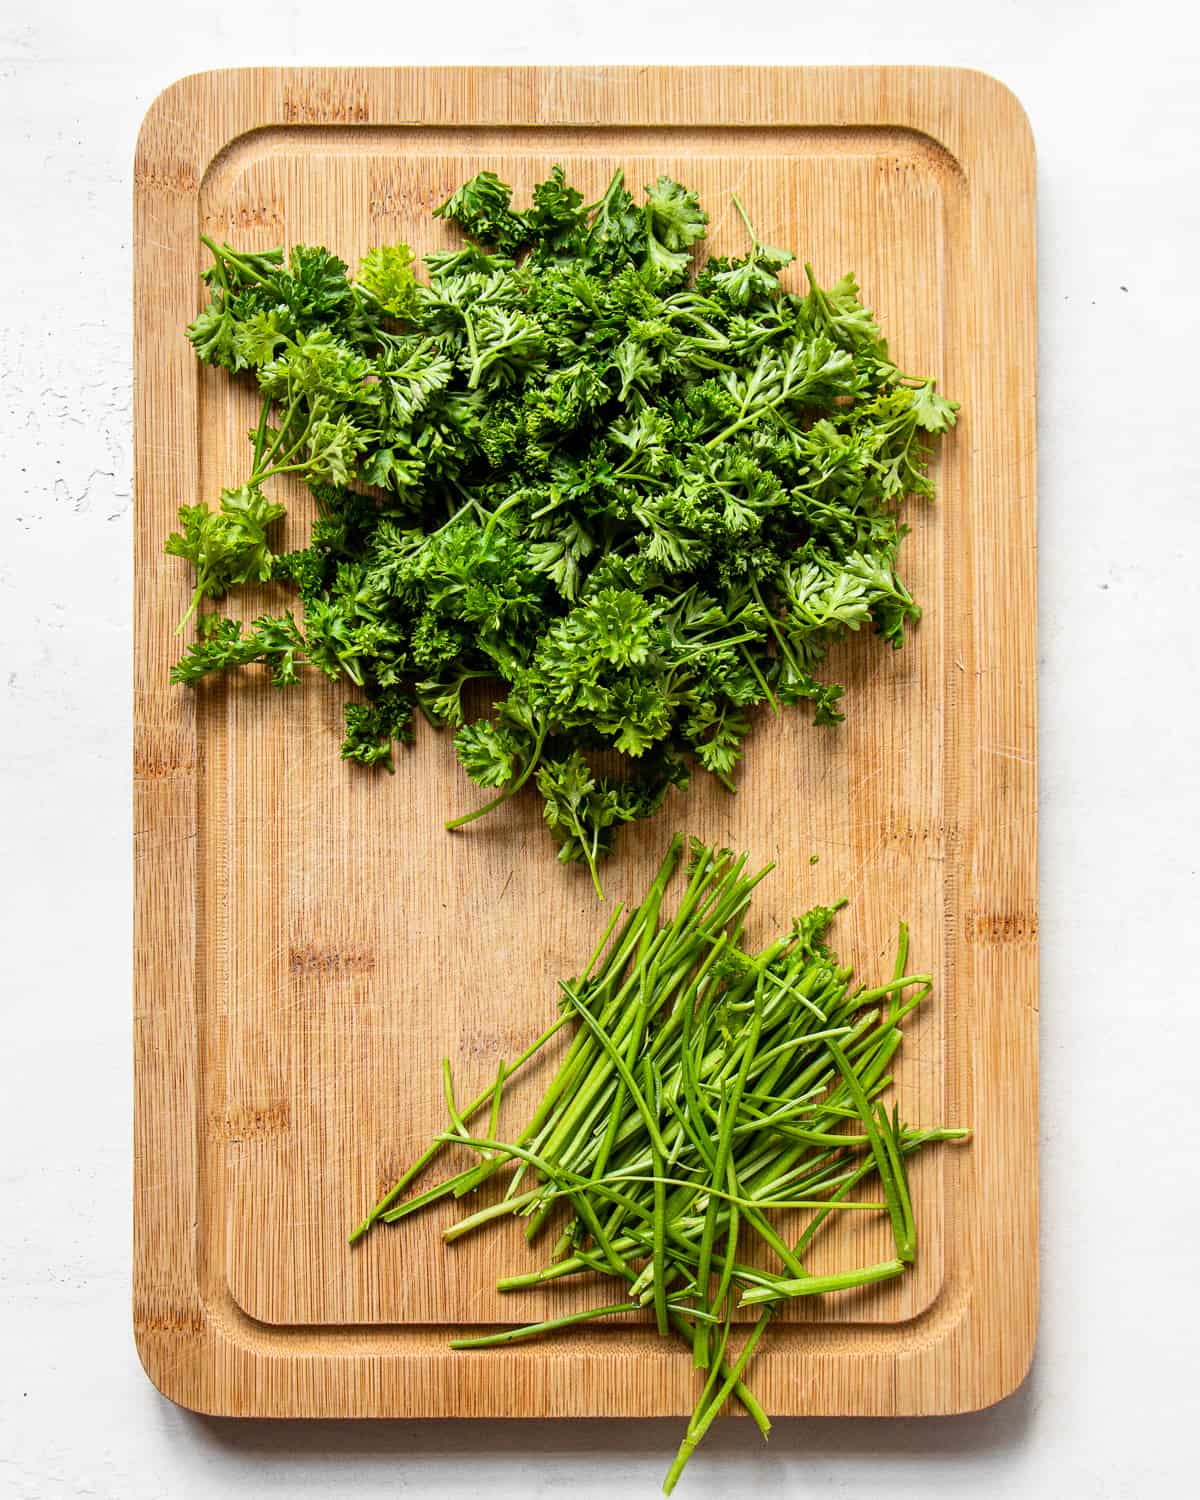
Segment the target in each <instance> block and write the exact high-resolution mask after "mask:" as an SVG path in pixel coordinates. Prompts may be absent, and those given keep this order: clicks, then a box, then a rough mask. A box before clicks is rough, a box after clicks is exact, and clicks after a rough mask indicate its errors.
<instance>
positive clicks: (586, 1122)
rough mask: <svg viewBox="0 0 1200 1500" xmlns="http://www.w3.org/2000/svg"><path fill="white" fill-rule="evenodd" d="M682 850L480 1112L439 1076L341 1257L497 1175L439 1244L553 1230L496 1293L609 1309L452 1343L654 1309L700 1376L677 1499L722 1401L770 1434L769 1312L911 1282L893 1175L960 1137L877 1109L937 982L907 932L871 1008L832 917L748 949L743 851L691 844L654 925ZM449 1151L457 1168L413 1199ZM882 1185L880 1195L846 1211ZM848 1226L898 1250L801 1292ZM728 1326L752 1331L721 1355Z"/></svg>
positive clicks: (617, 926) (676, 1467)
mask: <svg viewBox="0 0 1200 1500" xmlns="http://www.w3.org/2000/svg"><path fill="white" fill-rule="evenodd" d="M683 853H684V841H683V839H682V838H681V837H680V836H679V835H676V837H675V838H674V840H673V841H672V843H671V846H670V848H669V849H668V851H667V856H666V859H665V860H664V861H663V863H662V865H661V866H660V868H659V872H658V875H657V877H656V878H655V880H654V881H653V883H652V884H651V886H650V889H649V892H648V893H647V895H646V898H645V900H644V901H643V902H642V903H641V905H640V906H638V907H636V908H634V909H633V910H631V911H629V912H627V913H626V912H623V911H622V909H621V908H618V909H617V911H616V912H614V914H613V917H612V920H611V922H610V923H609V925H608V929H607V931H606V932H605V933H604V934H603V936H602V937H601V939H600V942H599V944H598V945H597V948H596V950H595V952H594V953H593V955H592V959H591V961H590V962H589V964H588V965H587V967H586V968H585V969H584V972H583V974H582V976H581V977H579V978H577V979H572V980H570V981H565V980H560V981H559V990H560V991H561V998H560V1007H561V1011H562V1014H561V1015H560V1017H559V1019H558V1020H557V1021H555V1022H553V1023H551V1024H550V1025H549V1026H548V1027H547V1029H546V1030H545V1031H543V1033H542V1034H541V1036H540V1037H537V1038H536V1039H535V1040H533V1041H532V1042H531V1043H530V1045H529V1046H528V1047H526V1048H525V1050H524V1051H522V1052H521V1053H520V1054H519V1055H518V1056H517V1057H516V1058H515V1059H513V1060H511V1061H503V1060H502V1061H501V1062H500V1065H499V1068H498V1069H497V1072H496V1075H495V1081H494V1082H489V1083H488V1085H487V1087H485V1088H484V1090H483V1092H482V1093H481V1094H479V1095H478V1096H477V1097H476V1098H475V1099H473V1100H470V1101H469V1102H468V1101H466V1100H464V1101H463V1102H462V1104H459V1103H458V1102H456V1099H455V1090H454V1078H453V1072H452V1069H451V1065H450V1060H449V1058H446V1059H444V1060H443V1062H442V1090H443V1095H444V1098H445V1101H446V1112H447V1115H448V1117H449V1118H448V1123H447V1128H446V1130H445V1131H444V1132H442V1133H440V1134H438V1135H437V1136H435V1137H434V1139H433V1141H432V1143H431V1144H430V1145H429V1146H428V1147H427V1148H426V1149H425V1150H424V1151H423V1152H422V1153H421V1155H420V1156H418V1157H417V1159H416V1160H415V1161H414V1162H413V1163H412V1165H411V1166H409V1167H408V1168H407V1170H406V1171H405V1172H404V1173H403V1174H402V1176H401V1177H400V1178H399V1180H398V1181H397V1182H396V1183H395V1184H394V1185H393V1186H392V1187H391V1188H390V1189H389V1190H388V1191H387V1192H386V1193H385V1194H384V1196H383V1197H382V1198H381V1199H380V1200H379V1201H378V1202H377V1203H376V1205H375V1207H374V1208H373V1209H371V1211H370V1212H369V1213H368V1214H367V1216H366V1217H365V1218H364V1219H363V1220H362V1222H361V1223H360V1224H359V1225H358V1227H357V1228H356V1229H355V1230H354V1231H353V1233H352V1234H351V1236H350V1240H351V1243H354V1242H355V1241H357V1240H360V1239H361V1238H362V1237H363V1236H364V1235H365V1234H367V1233H368V1232H369V1231H370V1230H371V1229H372V1228H373V1226H374V1225H376V1224H379V1223H385V1224H395V1223H398V1222H399V1221H401V1220H403V1219H406V1218H408V1217H409V1216H410V1215H411V1214H414V1213H418V1212H420V1211H421V1210H422V1209H424V1208H426V1207H428V1206H429V1205H430V1204H433V1203H438V1202H444V1201H445V1200H447V1199H449V1198H451V1197H452V1196H453V1198H454V1199H455V1200H457V1201H462V1200H466V1199H469V1198H470V1197H472V1195H474V1194H475V1193H476V1192H477V1191H478V1189H479V1188H480V1187H482V1186H483V1185H484V1183H486V1182H487V1181H488V1179H489V1178H493V1177H502V1176H504V1177H507V1187H506V1190H505V1192H504V1195H503V1196H500V1195H499V1194H497V1193H495V1192H492V1193H490V1194H489V1195H488V1196H487V1199H486V1202H485V1203H484V1205H483V1206H481V1207H476V1208H475V1209H474V1211H473V1212H468V1213H467V1215H466V1216H465V1217H460V1218H458V1219H457V1220H456V1221H453V1222H451V1223H450V1224H449V1225H448V1226H447V1227H446V1228H445V1229H444V1230H443V1238H444V1239H445V1240H447V1241H448V1242H449V1241H454V1240H458V1239H460V1238H462V1237H463V1236H464V1235H467V1234H470V1233H472V1232H474V1231H475V1230H477V1229H480V1228H482V1227H483V1226H485V1225H487V1224H490V1223H492V1222H493V1221H494V1220H495V1219H497V1218H499V1217H501V1216H503V1215H519V1216H521V1217H522V1218H523V1219H524V1220H525V1222H526V1230H525V1237H526V1239H527V1240H529V1241H530V1243H531V1244H532V1243H534V1242H536V1241H537V1240H538V1238H539V1236H540V1235H541V1234H543V1233H544V1231H545V1230H546V1228H547V1227H548V1226H549V1225H550V1224H551V1223H553V1226H554V1228H555V1230H556V1231H558V1238H557V1241H556V1242H554V1248H553V1250H552V1251H551V1253H550V1257H549V1260H548V1262H547V1263H546V1264H545V1265H543V1266H542V1267H541V1268H540V1269H533V1270H527V1271H521V1272H518V1273H517V1274H515V1275H509V1276H505V1277H503V1278H501V1280H500V1281H499V1282H498V1286H499V1289H500V1290H501V1291H506V1292H508V1291H529V1290H534V1289H541V1288H543V1287H545V1286H548V1285H549V1283H550V1282H556V1281H559V1280H562V1279H563V1278H567V1277H586V1278H587V1279H588V1280H589V1282H593V1281H596V1280H599V1281H600V1283H601V1296H602V1298H603V1305H602V1306H599V1307H593V1308H590V1309H588V1310H587V1311H584V1312H571V1313H568V1314H566V1315H565V1316H554V1315H553V1314H551V1316H549V1317H548V1318H546V1319H544V1320H543V1319H539V1321H537V1322H533V1323H526V1324H523V1325H519V1326H516V1327H511V1328H506V1329H503V1330H502V1331H497V1332H488V1333H484V1334H481V1335H474V1336H469V1337H462V1338H457V1339H453V1340H452V1341H451V1348H453V1349H463V1350H475V1349H483V1348H499V1347H503V1346H505V1345H507V1344H512V1343H517V1342H520V1341H523V1340H525V1339H532V1338H541V1337H544V1336H545V1335H547V1334H554V1333H555V1332H557V1331H558V1330H560V1329H562V1328H568V1327H571V1326H573V1325H574V1324H576V1323H579V1322H582V1321H585V1320H587V1319H591V1318H597V1317H607V1316H611V1315H615V1314H619V1313H625V1314H628V1313H632V1314H635V1315H636V1314H637V1313H639V1312H640V1311H641V1310H643V1309H647V1310H648V1309H650V1308H653V1309H654V1313H655V1323H656V1325H657V1329H658V1332H659V1334H661V1335H663V1336H664V1337H668V1336H671V1335H674V1336H675V1337H676V1338H678V1339H680V1340H681V1341H682V1343H683V1344H684V1345H685V1347H686V1348H687V1349H689V1350H690V1352H691V1363H692V1364H693V1366H694V1367H695V1368H696V1369H697V1370H699V1371H701V1372H707V1378H704V1376H702V1377H701V1379H700V1380H698V1381H697V1384H698V1386H699V1390H698V1397H697V1400H696V1405H695V1409H694V1411H693V1413H692V1417H691V1420H690V1422H689V1423H688V1426H687V1430H686V1432H685V1433H684V1436H683V1440H682V1442H681V1443H680V1446H679V1450H678V1453H677V1454H676V1456H675V1460H674V1462H673V1463H672V1464H671V1467H670V1469H669V1470H668V1471H667V1475H666V1479H665V1481H664V1483H663V1489H664V1491H665V1492H667V1493H668V1494H669V1493H670V1492H671V1490H672V1489H673V1488H674V1486H675V1484H676V1482H677V1481H678V1479H679V1476H680V1474H681V1473H682V1472H683V1469H684V1467H685V1466H686V1464H687V1462H688V1459H689V1458H690V1456H691V1454H692V1452H693V1451H694V1450H695V1448H696V1447H697V1446H698V1444H699V1443H700V1442H701V1440H702V1439H703V1437H704V1435H705V1433H706V1432H707V1430H708V1428H709V1427H710V1426H711V1425H712V1422H713V1419H714V1418H715V1417H716V1415H717V1413H718V1412H719V1411H720V1410H721V1409H722V1407H723V1406H724V1404H725V1401H726V1398H727V1397H728V1396H730V1395H734V1396H735V1397H736V1399H737V1400H738V1401H739V1402H740V1403H741V1405H742V1406H743V1407H744V1408H745V1410H746V1411H747V1412H748V1413H749V1414H750V1415H751V1416H752V1417H753V1418H754V1420H755V1422H756V1424H757V1425H758V1427H759V1429H760V1431H761V1432H762V1433H763V1435H764V1437H765V1436H766V1434H767V1431H768V1429H769V1427H770V1423H769V1422H768V1420H767V1418H766V1415H765V1413H764V1412H763V1410H762V1407H761V1406H760V1405H759V1403H758V1401H757V1400H756V1399H755V1397H754V1394H753V1392H752V1391H751V1390H750V1388H749V1381H750V1379H751V1378H752V1365H751V1361H752V1356H753V1352H754V1349H755V1346H756V1344H757V1342H758V1340H759V1338H760V1337H761V1336H762V1335H763V1333H764V1330H765V1328H766V1324H767V1322H768V1321H769V1319H770V1318H771V1317H772V1316H773V1315H774V1313H775V1312H776V1311H778V1310H780V1309H782V1308H786V1307H787V1305H788V1304H789V1303H790V1302H791V1300H792V1299H793V1298H795V1297H810V1296H826V1295H828V1294H830V1293H836V1292H841V1291H848V1290H851V1289H854V1288H858V1287H863V1286H869V1285H871V1284H873V1283H876V1282H881V1281H886V1280H889V1279H891V1278H892V1277H896V1276H902V1275H904V1273H905V1271H906V1270H907V1268H908V1267H910V1266H911V1265H912V1264H914V1262H915V1260H916V1257H917V1229H916V1219H915V1216H914V1213H913V1203H912V1196H911V1193H910V1190H909V1179H908V1170H907V1165H906V1163H907V1159H908V1158H910V1157H912V1156H914V1155H915V1154H916V1153H917V1152H919V1151H921V1150H923V1148H925V1147H926V1146H928V1145H931V1144H933V1143H934V1142H944V1141H961V1140H964V1139H965V1138H966V1137H967V1135H968V1133H969V1132H967V1131H966V1130H960V1129H944V1128H933V1129H913V1128H911V1127H910V1126H907V1125H904V1124H902V1123H901V1119H900V1114H899V1110H898V1108H897V1106H896V1105H895V1104H893V1105H891V1107H890V1108H889V1107H888V1106H887V1105H886V1104H885V1103H884V1101H883V1100H882V1099H881V1098H880V1095H881V1094H883V1093H884V1092H885V1091H886V1090H887V1088H888V1085H889V1084H890V1083H891V1079H892V1067H893V1059H894V1058H895V1056H896V1053H897V1051H898V1049H899V1047H900V1045H901V1042H902V1040H903V1032H904V1026H903V1022H904V1021H905V1020H906V1018H907V1017H908V1016H909V1015H910V1014H911V1013H912V1012H913V1011H914V1010H915V1009H916V1008H917V1007H918V1006H919V1005H921V1004H922V1003H923V1002H924V1001H925V1000H926V999H927V998H928V996H929V994H930V993H931V991H932V988H933V982H932V979H931V977H930V976H929V975H928V974H910V973H909V972H908V932H907V929H906V928H905V927H904V926H903V925H901V928H900V942H899V950H898V953H897V958H896V966H895V970H894V972H893V977H892V979H891V980H890V981H888V982H887V983H884V984H881V985H879V986H877V987H874V988H871V989H867V988H864V987H862V986H858V985H855V984H853V983H852V981H851V971H850V970H849V969H847V968H843V967H842V966H841V964H840V963H839V960H838V958H837V955H836V954H835V953H834V952H833V951H832V950H831V949H830V947H829V945H828V943H827V941H826V933H827V931H828V929H829V927H830V925H831V924H832V922H833V920H834V917H835V915H836V913H837V910H838V908H839V907H840V906H841V905H842V904H843V903H841V902H838V903H837V904H836V905H834V906H816V907H813V908H812V909H811V910H810V911H808V912H806V913H805V914H804V915H803V916H802V917H799V918H797V919H795V920H794V921H793V923H792V925H791V929H790V931H787V932H786V933H784V934H783V935H782V936H781V937H780V938H779V939H778V940H777V941H775V942H773V943H771V944H770V945H769V946H767V947H765V948H762V949H758V950H754V949H751V948H749V947H747V946H744V938H743V933H744V930H745V927H746V925H747V922H748V909H749V906H750V902H751V897H752V895H753V892H754V890H755V888H756V886H757V885H758V884H759V882H760V881H761V880H762V879H763V877H764V876H765V875H766V874H767V873H768V872H769V870H770V866H768V867H767V869H766V870H761V871H759V872H758V873H757V874H754V873H750V872H749V867H748V865H747V858H746V856H745V855H744V854H743V855H741V856H740V857H735V856H734V854H733V853H732V852H731V851H729V850H727V849H716V848H711V847H707V846H705V845H701V844H697V843H695V842H694V841H693V844H692V849H691V859H690V860H689V861H688V864H687V871H686V874H687V880H686V890H685V891H684V893H683V895H682V897H681V899H680V900H679V902H678V904H677V906H676V909H675V911H674V913H673V915H672V916H671V917H670V919H667V918H666V917H665V916H664V914H663V912H662V906H663V901H664V897H665V894H666V892H667V890H668V887H669V886H670V883H671V881H672V878H673V876H674V875H675V873H676V872H677V870H678V868H679V866H680V865H681V864H682V863H683ZM567 1026H573V1030H574V1035H573V1036H572V1037H571V1040H570V1043H569V1045H568V1046H567V1047H566V1048H565V1049H564V1050H563V1051H562V1052H560V1054H559V1057H560V1062H559V1065H558V1068H557V1071H556V1072H555V1073H554V1075H553V1077H551V1078H550V1079H549V1081H548V1086H547V1087H546V1090H545V1092H544V1094H543V1095H542V1098H541V1102H540V1103H539V1104H538V1105H537V1106H536V1108H535V1109H534V1110H533V1112H532V1114H531V1115H530V1116H528V1117H527V1118H526V1120H525V1123H524V1124H523V1126H522V1128H520V1129H519V1130H517V1131H516V1132H515V1133H510V1131H511V1125H510V1119H511V1111H510V1109H506V1108H505V1103H506V1099H505V1093H504V1091H505V1088H506V1086H507V1084H508V1083H509V1082H510V1080H511V1079H512V1077H513V1076H514V1075H515V1074H516V1073H517V1072H518V1071H519V1070H520V1069H521V1068H522V1067H523V1066H524V1065H525V1063H527V1062H529V1061H530V1060H531V1059H533V1058H534V1057H536V1056H537V1055H538V1054H539V1053H540V1052H541V1049H542V1048H543V1047H544V1046H545V1044H546V1043H547V1042H548V1041H549V1040H550V1039H551V1038H552V1037H554V1036H556V1035H557V1034H558V1032H559V1031H561V1030H563V1029H564V1028H566V1027H567ZM509 1102H511V1101H509ZM485 1111H486V1112H487V1113H486V1115H485V1114H484V1112H485ZM476 1117H479V1122H478V1125H477V1126H476V1127H475V1128H472V1126H471V1124H470V1123H469V1122H470V1121H471V1120H472V1119H474V1118H476ZM502 1120H503V1122H504V1124H505V1125H506V1126H509V1129H508V1130H506V1131H505V1133H503V1134H502V1133H501V1122H502ZM513 1123H515V1122H513ZM447 1148H451V1150H452V1151H454V1152H455V1154H457V1155H458V1157H459V1161H460V1170H458V1171H456V1172H454V1173H453V1175H451V1176H449V1177H447V1178H445V1179H444V1180H443V1181H442V1182H440V1183H435V1184H433V1185H432V1186H430V1187H427V1188H423V1189H421V1190H418V1191H417V1192H415V1193H411V1194H410V1193H409V1191H408V1190H409V1188H410V1187H411V1186H412V1185H413V1184H414V1183H415V1182H416V1180H417V1179H418V1178H419V1177H420V1176H421V1175H422V1174H423V1173H424V1172H425V1170H426V1168H427V1167H429V1166H430V1165H431V1164H432V1163H433V1161H434V1160H435V1159H437V1158H439V1157H441V1156H442V1155H443V1153H444V1152H445V1151H446V1149H447ZM467 1153H469V1155H468V1154H467ZM876 1184H877V1186H878V1193H877V1194H873V1195H872V1198H871V1199H869V1200H864V1199H863V1198H861V1197H860V1196H859V1195H858V1191H857V1190H858V1189H859V1188H860V1187H862V1186H864V1185H876ZM564 1210H565V1211H566V1212H565V1213H564ZM846 1213H850V1214H852V1215H857V1214H866V1215H868V1216H869V1217H874V1216H875V1215H879V1216H880V1217H881V1218H883V1217H885V1218H886V1219H887V1221H888V1223H889V1225H890V1228H891V1233H892V1240H893V1245H892V1247H891V1249H890V1250H889V1251H888V1252H886V1258H885V1259H883V1260H877V1261H874V1263H870V1264H867V1265H861V1264H857V1263H855V1261H851V1263H850V1264H849V1265H846V1266H844V1267H842V1268H839V1269H837V1270H831V1271H825V1270H822V1271H821V1272H820V1273H819V1274H816V1275H814V1274H813V1271H812V1270H811V1269H810V1267H811V1264H812V1262H811V1261H810V1260H809V1251H810V1246H812V1245H813V1243H814V1241H816V1240H817V1239H818V1237H819V1236H821V1235H822V1234H823V1233H824V1231H825V1230H826V1229H827V1228H828V1226H829V1224H830V1222H831V1220H832V1219H833V1218H836V1217H838V1216H839V1215H842V1214H846ZM785 1214H786V1215H787V1216H786V1217H783V1216H782V1215H785ZM852 1243H853V1242H852V1241H851V1244H852ZM856 1260H857V1257H856ZM610 1286H611V1288H612V1293H611V1296H610V1295H609V1293H608V1291H607V1289H606V1288H607V1287H610ZM741 1309H748V1310H751V1311H752V1312H753V1314H754V1315H755V1320H754V1322H753V1323H751V1324H749V1326H748V1327H747V1329H746V1332H747V1337H746V1339H745V1340H744V1342H742V1343H741V1344H740V1348H739V1350H738V1353H737V1356H736V1358H735V1357H734V1354H733V1349H732V1345H731V1341H730V1340H731V1334H732V1333H733V1329H734V1326H735V1322H736V1321H741V1320H740V1319H738V1318H737V1314H738V1312H739V1310H741Z"/></svg>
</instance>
